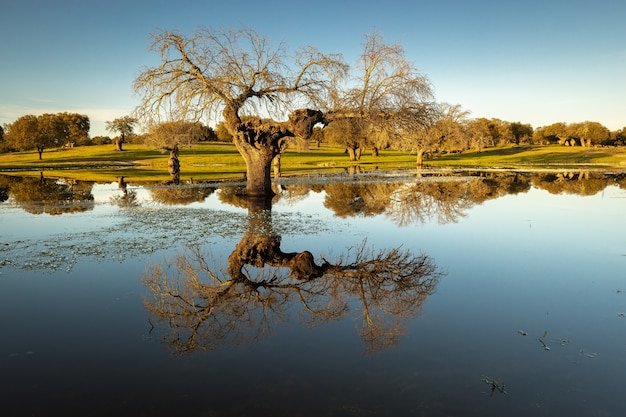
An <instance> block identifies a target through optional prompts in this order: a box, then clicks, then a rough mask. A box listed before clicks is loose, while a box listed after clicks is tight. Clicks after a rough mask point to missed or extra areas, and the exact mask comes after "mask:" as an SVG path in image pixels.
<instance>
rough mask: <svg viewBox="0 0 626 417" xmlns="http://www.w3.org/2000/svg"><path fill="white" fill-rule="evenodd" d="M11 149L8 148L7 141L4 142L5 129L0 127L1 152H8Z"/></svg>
mask: <svg viewBox="0 0 626 417" xmlns="http://www.w3.org/2000/svg"><path fill="white" fill-rule="evenodd" d="M8 150H9V147H8V146H7V143H6V141H5V140H4V128H3V127H2V126H0V152H7V151H8Z"/></svg>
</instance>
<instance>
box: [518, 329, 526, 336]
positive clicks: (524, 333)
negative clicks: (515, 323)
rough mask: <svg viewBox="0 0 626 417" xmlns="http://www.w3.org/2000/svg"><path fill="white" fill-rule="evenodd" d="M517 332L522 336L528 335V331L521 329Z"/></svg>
mask: <svg viewBox="0 0 626 417" xmlns="http://www.w3.org/2000/svg"><path fill="white" fill-rule="evenodd" d="M517 333H519V334H521V335H522V336H528V333H526V332H525V331H523V330H518V331H517Z"/></svg>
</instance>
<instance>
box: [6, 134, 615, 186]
mask: <svg viewBox="0 0 626 417" xmlns="http://www.w3.org/2000/svg"><path fill="white" fill-rule="evenodd" d="M310 145H311V146H310V148H309V149H307V150H302V151H298V150H297V149H296V148H295V147H291V148H289V149H287V150H286V151H285V152H284V153H283V155H282V158H281V173H282V175H285V176H289V175H298V174H307V173H315V172H325V173H334V172H342V171H345V170H346V169H348V168H350V167H353V166H358V167H359V168H360V169H362V170H368V171H369V170H374V169H381V170H387V169H404V168H414V167H415V163H416V155H415V153H411V152H400V151H392V150H382V151H381V152H380V154H379V156H378V157H374V156H372V155H371V153H370V152H369V151H366V152H364V153H363V155H362V157H361V159H360V160H359V161H358V162H354V161H350V160H349V158H348V155H347V154H346V153H345V150H344V149H343V148H340V147H337V146H330V145H327V144H322V146H321V147H319V148H318V147H316V146H314V144H313V143H311V144H310ZM124 149H125V150H124V151H123V152H119V151H115V149H114V147H113V146H112V145H99V146H84V147H77V148H73V149H67V150H48V151H45V152H44V154H43V159H42V160H39V156H38V154H37V152H35V151H31V152H20V153H10V154H0V172H4V173H11V172H14V173H16V174H19V175H31V176H38V175H40V172H43V173H44V175H45V176H47V177H64V178H73V179H82V180H90V181H98V182H108V181H115V180H116V178H117V177H120V176H124V177H126V179H127V181H135V182H161V181H167V180H169V174H168V170H167V162H168V158H169V154H168V152H166V151H162V150H159V149H156V148H153V147H148V146H145V145H137V144H125V146H124ZM180 162H181V176H182V179H183V180H186V179H189V178H194V180H199V181H203V180H221V179H241V178H243V175H244V172H245V170H246V166H245V163H244V161H243V158H242V157H241V155H239V153H238V151H237V149H236V148H235V147H234V145H232V144H229V143H201V144H196V145H193V146H181V147H180ZM425 163H426V164H427V165H429V166H432V167H476V168H480V167H485V168H488V167H498V168H521V169H550V168H555V169H557V168H558V169H560V168H568V169H572V168H581V167H584V168H586V169H588V168H606V169H615V168H617V169H626V149H624V148H581V147H565V146H558V145H550V146H506V147H493V148H487V149H484V150H483V151H482V152H476V151H466V152H463V153H456V154H446V155H443V156H440V157H437V158H434V159H427V160H425Z"/></svg>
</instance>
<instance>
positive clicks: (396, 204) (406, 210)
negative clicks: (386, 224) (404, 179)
mask: <svg viewBox="0 0 626 417" xmlns="http://www.w3.org/2000/svg"><path fill="white" fill-rule="evenodd" d="M473 205H474V203H473V201H472V200H471V199H470V198H469V194H468V191H467V183H466V182H460V181H446V182H442V181H436V182H435V181H429V182H426V181H420V182H416V183H413V184H407V185H406V186H404V187H402V188H399V189H398V190H396V192H395V193H394V194H393V196H392V204H390V205H389V207H388V208H387V215H388V216H389V217H390V218H392V219H393V220H394V221H395V222H396V223H397V224H398V225H400V226H406V225H409V224H420V223H426V222H427V221H428V220H430V219H437V222H438V223H439V224H444V223H450V222H456V221H457V220H458V219H459V218H460V217H463V216H464V215H465V214H464V211H465V210H467V209H468V208H470V207H471V206H473Z"/></svg>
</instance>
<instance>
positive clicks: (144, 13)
mask: <svg viewBox="0 0 626 417" xmlns="http://www.w3.org/2000/svg"><path fill="white" fill-rule="evenodd" d="M0 16H1V23H0V39H1V40H0V123H10V122H12V121H14V120H15V119H17V118H18V117H20V116H23V115H25V114H35V115H39V114H42V113H46V112H49V113H56V112H63V111H68V112H78V113H81V114H87V115H88V116H89V118H90V119H91V125H92V128H91V135H92V136H97V135H103V134H108V133H107V132H106V131H105V129H104V122H105V121H106V120H113V119H114V118H116V117H120V116H123V115H127V114H129V113H130V112H131V111H132V110H133V109H134V107H135V106H136V105H137V103H138V100H137V97H135V96H134V93H133V90H132V83H133V80H134V79H135V77H136V76H137V74H138V73H139V72H140V71H141V70H142V68H144V67H146V66H154V65H157V64H158V56H157V55H156V54H153V53H149V52H148V51H147V48H148V45H149V43H150V34H151V33H154V32H156V31H158V30H159V29H168V30H170V29H175V30H178V31H180V32H183V33H189V32H190V31H191V30H193V29H194V28H197V27H199V26H207V27H226V28H229V27H240V26H242V25H245V26H248V27H250V28H252V29H254V30H255V31H257V32H259V33H260V34H263V35H266V36H268V37H270V38H271V39H272V40H273V41H274V42H276V43H278V42H281V41H284V42H286V43H287V44H288V45H289V46H290V47H293V48H297V47H299V46H303V45H315V46H317V47H318V48H319V49H321V50H322V51H323V52H337V53H342V54H344V57H345V58H346V60H347V61H348V62H349V63H353V62H354V60H355V59H356V57H357V56H358V54H359V52H360V51H361V45H362V42H363V36H364V35H365V34H368V33H371V32H372V31H373V30H378V31H379V32H381V33H382V34H383V35H384V37H385V39H386V41H387V42H390V43H400V44H401V45H402V46H403V47H404V48H405V50H406V55H407V58H408V59H410V60H411V61H413V62H414V63H415V64H416V66H417V67H418V69H420V70H421V72H422V73H423V74H425V75H426V76H427V77H428V78H429V79H430V81H431V83H432V85H433V87H434V92H435V95H436V99H437V101H441V102H448V103H451V104H460V105H461V106H462V107H463V108H464V109H465V110H469V111H471V117H487V118H492V117H495V118H500V119H503V120H507V121H510V122H513V121H520V122H523V123H530V124H531V125H532V126H533V127H539V126H543V125H547V124H551V123H554V122H567V123H572V122H582V121H585V120H592V121H597V122H600V123H602V124H604V125H605V126H607V127H608V128H609V129H611V130H617V129H621V128H622V127H624V126H626V23H625V22H626V2H623V1H618V0H587V1H580V0H524V1H521V0H515V1H510V0H497V1H496V0H474V1H467V0H429V1H424V0H413V1H407V0H378V1H370V0H360V1H344V0H333V1H327V0H317V1H311V2H299V1H278V0H264V1H258V0H256V1H251V0H239V1H231V0H218V1H215V0H201V1H196V0H177V1H171V0H169V1H162V0H152V1H143V0H123V1H120V0H108V1H101V0H98V1H95V0H94V1H92V0H56V1H50V0H19V1H18V0H12V1H8V2H4V4H3V5H2V6H0Z"/></svg>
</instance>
